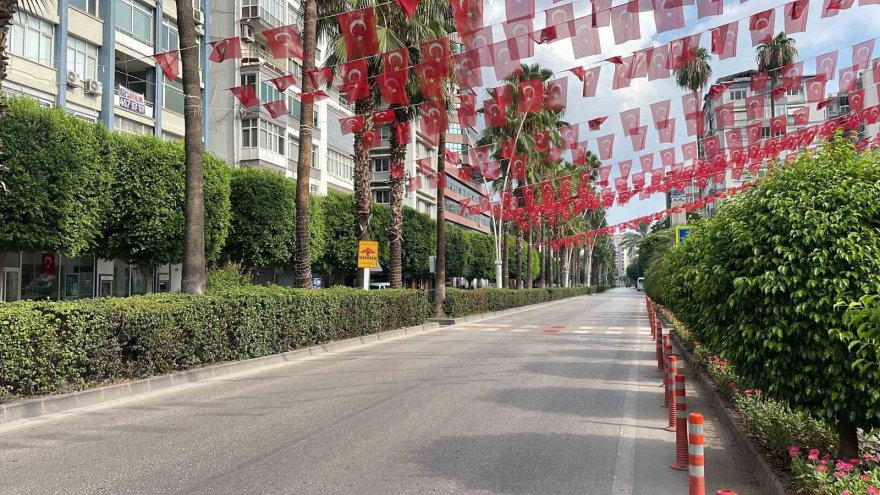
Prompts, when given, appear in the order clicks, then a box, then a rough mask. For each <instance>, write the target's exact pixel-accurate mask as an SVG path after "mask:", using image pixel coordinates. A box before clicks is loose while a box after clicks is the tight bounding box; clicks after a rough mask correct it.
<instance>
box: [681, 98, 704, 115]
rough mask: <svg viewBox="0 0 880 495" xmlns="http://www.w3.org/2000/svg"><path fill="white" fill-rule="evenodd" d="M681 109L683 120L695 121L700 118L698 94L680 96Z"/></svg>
mask: <svg viewBox="0 0 880 495" xmlns="http://www.w3.org/2000/svg"><path fill="white" fill-rule="evenodd" d="M681 109H682V112H683V113H684V118H685V120H697V119H701V118H702V116H703V115H702V112H701V111H700V94H699V93H688V94H685V95H682V96H681Z"/></svg>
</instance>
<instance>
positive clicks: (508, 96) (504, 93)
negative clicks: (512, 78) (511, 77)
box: [489, 84, 513, 110]
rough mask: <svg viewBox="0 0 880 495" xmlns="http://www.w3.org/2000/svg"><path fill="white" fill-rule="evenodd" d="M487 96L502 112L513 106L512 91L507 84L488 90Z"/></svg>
mask: <svg viewBox="0 0 880 495" xmlns="http://www.w3.org/2000/svg"><path fill="white" fill-rule="evenodd" d="M489 94H491V95H492V98H493V99H494V100H495V101H496V102H498V105H500V106H501V109H502V110H507V109H508V108H510V107H511V106H512V105H513V89H511V87H510V86H508V85H507V84H503V85H501V86H498V87H495V88H492V89H490V90H489Z"/></svg>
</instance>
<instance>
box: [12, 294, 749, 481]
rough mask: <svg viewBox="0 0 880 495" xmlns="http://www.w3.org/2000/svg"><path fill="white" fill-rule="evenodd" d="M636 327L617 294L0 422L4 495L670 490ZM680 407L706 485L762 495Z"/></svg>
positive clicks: (631, 300) (641, 317)
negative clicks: (700, 435) (56, 414)
mask: <svg viewBox="0 0 880 495" xmlns="http://www.w3.org/2000/svg"><path fill="white" fill-rule="evenodd" d="M647 324H648V323H647V313H646V310H645V307H644V293H640V292H636V291H635V290H634V289H615V290H612V291H609V292H606V293H603V294H599V295H594V296H586V297H579V298H575V299H570V300H566V301H563V302H558V303H554V304H551V305H547V306H544V307H540V308H537V309H531V310H528V311H524V312H519V313H514V314H509V315H505V316H502V317H496V318H492V319H487V320H482V321H479V322H474V323H471V324H466V325H459V326H457V327H452V328H447V329H442V330H439V331H435V332H430V333H426V334H420V335H417V336H413V337H407V338H402V339H398V340H392V341H387V342H383V343H378V344H373V345H367V346H363V347H358V348H355V349H351V350H347V351H343V352H337V353H331V354H325V355H322V356H319V357H315V358H310V359H308V360H305V361H302V362H296V363H290V364H284V365H281V366H275V367H272V368H268V369H263V370H258V371H256V372H250V373H248V374H242V375H236V376H233V377H226V378H218V379H213V380H211V381H209V382H206V383H203V384H200V385H197V386H188V387H186V388H183V389H180V390H172V391H170V392H165V393H159V394H154V395H152V396H149V397H144V398H139V399H134V400H132V399H129V400H126V401H121V402H120V403H116V404H110V405H108V406H106V407H102V408H99V409H97V410H91V411H86V412H83V413H81V414H74V415H70V416H67V417H63V418H60V419H51V420H36V421H32V422H28V423H24V424H19V425H11V426H10V425H7V426H5V427H3V426H0V466H2V468H0V493H10V494H11V493H14V494H28V493H34V494H48V493H63V494H80V493H138V494H144V493H204V494H220V493H248V494H262V493H266V494H269V493H272V494H275V493H291V494H294V493H295V494H322V495H326V494H377V495H379V494H382V495H385V494H398V493H399V494H452V493H474V494H596V495H605V494H631V493H632V494H645V495H648V494H651V495H658V494H670V495H672V494H675V495H680V494H683V493H686V491H687V488H686V486H687V475H686V474H685V473H682V472H678V471H672V470H671V469H669V468H668V465H669V464H670V463H671V462H672V460H673V446H674V434H673V433H669V432H666V431H663V429H662V428H663V427H664V426H666V419H665V414H666V410H665V409H661V408H659V404H660V402H661V400H662V399H661V398H662V389H661V388H659V387H658V386H657V385H658V384H659V379H658V378H657V376H658V375H657V374H655V373H653V370H654V368H655V367H656V363H655V361H654V351H653V349H654V347H653V344H652V342H651V338H650V335H649V333H648V327H647ZM691 387H693V385H691V386H689V388H691ZM688 392H689V393H693V392H694V390H689V391H688ZM689 402H690V404H689V407H690V409H691V410H692V411H693V410H695V409H699V408H700V407H704V408H705V409H706V411H704V412H706V413H707V422H708V425H707V448H706V473H707V480H708V488H709V489H708V490H707V493H715V490H717V489H719V488H731V489H736V490H738V491H739V493H740V494H741V495H747V494H759V493H762V491H761V490H760V487H759V485H757V483H756V481H755V479H754V477H753V474H752V473H751V472H750V471H748V469H747V468H746V467H745V463H744V461H743V460H742V456H743V454H742V452H740V451H739V450H738V449H736V448H735V447H733V446H732V443H733V442H732V441H731V440H730V439H729V437H728V434H727V432H725V431H723V430H722V429H721V427H720V426H719V425H717V424H715V423H714V422H713V421H712V417H711V416H712V413H711V411H710V410H708V406H707V405H706V404H705V402H704V401H701V400H700V399H699V398H696V399H695V398H691V399H689Z"/></svg>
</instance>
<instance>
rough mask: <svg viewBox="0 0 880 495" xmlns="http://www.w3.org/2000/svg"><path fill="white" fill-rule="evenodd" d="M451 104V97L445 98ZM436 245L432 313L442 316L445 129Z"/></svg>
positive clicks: (447, 88)
mask: <svg viewBox="0 0 880 495" xmlns="http://www.w3.org/2000/svg"><path fill="white" fill-rule="evenodd" d="M443 89H444V92H445V93H446V95H447V96H450V95H451V94H452V87H451V85H450V83H449V82H446V83H445V84H444V85H443ZM446 101H447V103H449V104H450V108H451V106H452V98H451V97H447V98H446ZM437 176H438V177H439V179H438V183H437V224H436V228H437V241H436V242H437V245H436V247H435V249H434V252H435V256H434V314H435V315H436V316H437V317H441V316H443V301H444V300H445V299H446V191H445V189H446V131H445V130H444V131H443V132H441V133H440V140H439V142H438V143H437Z"/></svg>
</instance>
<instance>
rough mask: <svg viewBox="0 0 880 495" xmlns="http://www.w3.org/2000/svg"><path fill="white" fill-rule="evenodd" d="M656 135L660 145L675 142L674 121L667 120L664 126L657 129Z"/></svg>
mask: <svg viewBox="0 0 880 495" xmlns="http://www.w3.org/2000/svg"><path fill="white" fill-rule="evenodd" d="M657 135H658V139H659V140H660V143H662V144H669V143H672V142H673V141H675V119H667V120H666V123H665V125H663V126H662V127H660V128H659V129H657Z"/></svg>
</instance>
